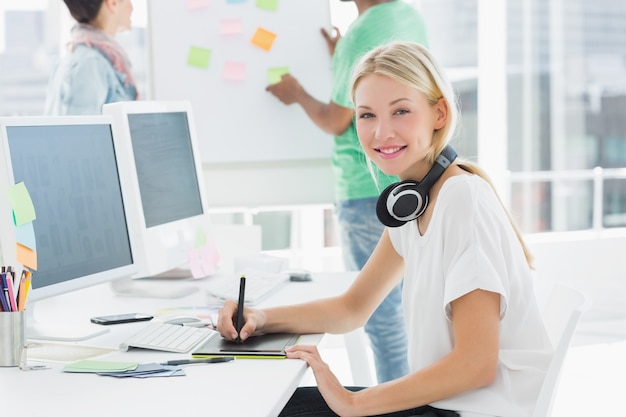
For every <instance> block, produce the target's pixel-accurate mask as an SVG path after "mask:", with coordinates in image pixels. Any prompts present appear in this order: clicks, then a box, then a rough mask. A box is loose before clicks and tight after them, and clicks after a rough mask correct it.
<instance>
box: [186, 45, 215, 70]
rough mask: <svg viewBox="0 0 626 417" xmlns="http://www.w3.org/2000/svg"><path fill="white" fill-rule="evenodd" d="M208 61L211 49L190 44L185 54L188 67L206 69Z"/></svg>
mask: <svg viewBox="0 0 626 417" xmlns="http://www.w3.org/2000/svg"><path fill="white" fill-rule="evenodd" d="M209 61H211V50H210V49H206V48H201V47H199V46H192V47H191V48H189V53H188V54H187V65H189V66H190V67H196V68H202V69H206V68H208V67H209Z"/></svg>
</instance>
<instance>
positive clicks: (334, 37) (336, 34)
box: [320, 26, 341, 56]
mask: <svg viewBox="0 0 626 417" xmlns="http://www.w3.org/2000/svg"><path fill="white" fill-rule="evenodd" d="M320 32H322V36H323V37H324V40H326V45H327V46H328V52H330V56H333V55H334V54H335V46H337V41H338V40H339V39H340V38H341V32H340V31H339V28H338V27H336V26H333V30H332V34H331V33H328V31H327V30H326V29H324V28H322V29H321V30H320Z"/></svg>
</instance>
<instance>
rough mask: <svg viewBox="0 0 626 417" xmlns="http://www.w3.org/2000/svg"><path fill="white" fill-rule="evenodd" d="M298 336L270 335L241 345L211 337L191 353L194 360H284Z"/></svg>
mask: <svg viewBox="0 0 626 417" xmlns="http://www.w3.org/2000/svg"><path fill="white" fill-rule="evenodd" d="M299 338H300V335H298V334H292V333H271V334H264V335H261V336H253V337H250V338H249V339H247V340H245V341H244V342H243V343H236V342H230V341H227V340H225V339H224V338H221V337H212V338H210V339H209V340H207V341H206V342H205V343H204V344H202V345H201V346H200V347H199V348H198V349H196V350H195V351H193V352H192V354H191V356H193V357H194V358H205V357H209V356H223V355H228V356H235V357H238V358H284V357H285V356H287V354H286V353H285V348H286V347H287V346H291V345H294V344H295V343H296V342H297V341H298V339H299Z"/></svg>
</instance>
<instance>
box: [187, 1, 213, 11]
mask: <svg viewBox="0 0 626 417" xmlns="http://www.w3.org/2000/svg"><path fill="white" fill-rule="evenodd" d="M206 7H209V0H187V10H198V9H204V8H206Z"/></svg>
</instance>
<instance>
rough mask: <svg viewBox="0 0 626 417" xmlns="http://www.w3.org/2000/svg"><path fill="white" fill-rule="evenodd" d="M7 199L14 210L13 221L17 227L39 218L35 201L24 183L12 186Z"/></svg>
mask: <svg viewBox="0 0 626 417" xmlns="http://www.w3.org/2000/svg"><path fill="white" fill-rule="evenodd" d="M7 198H8V199H9V204H10V205H11V208H12V209H13V221H14V222H15V225H16V226H21V225H23V224H24V223H28V222H32V221H33V220H35V219H36V218H37V216H36V215H35V207H34V206H33V201H32V200H31V199H30V194H29V193H28V190H27V189H26V185H24V183H23V182H20V183H17V184H15V185H12V186H10V187H9V188H8V190H7Z"/></svg>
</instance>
